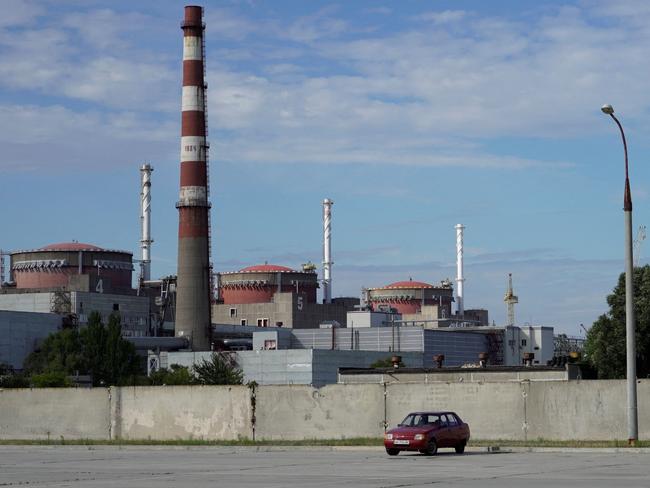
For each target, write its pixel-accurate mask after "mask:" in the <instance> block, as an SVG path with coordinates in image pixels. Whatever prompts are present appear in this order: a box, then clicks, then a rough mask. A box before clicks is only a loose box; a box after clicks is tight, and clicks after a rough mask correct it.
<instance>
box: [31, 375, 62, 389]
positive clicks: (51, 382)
mask: <svg viewBox="0 0 650 488" xmlns="http://www.w3.org/2000/svg"><path fill="white" fill-rule="evenodd" d="M31 384H32V386H33V387H34V388H65V387H69V386H72V382H71V381H70V380H69V379H68V376H67V375H66V374H65V373H64V372H63V371H50V372H48V373H42V374H35V375H33V376H32V379H31Z"/></svg>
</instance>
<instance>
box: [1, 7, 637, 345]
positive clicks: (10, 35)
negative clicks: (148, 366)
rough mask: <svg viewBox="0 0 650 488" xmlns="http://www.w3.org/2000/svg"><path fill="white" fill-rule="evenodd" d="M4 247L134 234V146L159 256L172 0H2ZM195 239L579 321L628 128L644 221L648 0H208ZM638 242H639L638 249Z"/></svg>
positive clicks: (166, 267) (169, 161) (548, 321)
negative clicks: (461, 262) (207, 176)
mask: <svg viewBox="0 0 650 488" xmlns="http://www.w3.org/2000/svg"><path fill="white" fill-rule="evenodd" d="M2 5H3V16H2V18H0V139H2V147H3V151H2V153H1V154H0V198H1V199H2V201H3V203H4V205H3V207H2V208H3V210H2V211H1V212H0V216H1V222H2V227H1V229H0V248H3V249H12V250H15V249H22V248H34V247H39V246H41V245H45V244H47V243H51V242H60V241H67V240H71V239H77V240H79V241H82V242H90V243H94V244H98V245H102V246H106V247H111V248H121V249H128V250H132V251H133V252H134V253H135V254H136V257H137V254H138V240H139V219H138V211H139V209H138V202H139V172H138V167H139V165H140V164H141V163H142V162H143V161H148V162H150V163H151V164H153V166H154V168H155V171H154V174H153V211H154V213H153V236H154V239H155V243H154V246H153V273H154V275H164V274H169V273H173V272H175V263H176V247H177V237H176V232H177V211H176V209H175V208H174V202H175V201H176V199H177V193H178V159H179V144H180V141H179V131H180V127H179V125H180V114H179V110H180V86H181V80H180V75H181V61H180V60H181V52H182V40H181V35H182V34H181V30H180V29H179V23H180V20H181V18H182V15H183V5H184V3H183V2H176V1H156V2H144V1H142V2H132V1H129V2H127V1H110V2H109V1H93V0H89V1H79V0H68V1H66V0H57V1H54V0H52V1H48V0H43V1H27V0H24V1H20V0H4V1H3V4H2ZM205 7H206V24H207V30H206V40H207V56H208V58H207V77H208V80H207V81H208V85H209V90H208V99H209V127H210V142H211V148H212V150H211V183H212V188H211V194H212V198H211V199H212V204H213V212H212V225H213V236H214V238H213V259H214V261H215V266H216V269H217V270H220V271H230V270H235V269H239V268H240V267H243V266H245V265H249V264H256V263H260V262H264V261H268V262H271V263H275V264H284V265H289V266H299V265H300V264H301V263H304V262H306V261H308V260H311V261H313V262H315V263H320V261H321V232H322V231H321V205H320V202H321V201H322V199H323V198H325V197H329V198H332V199H333V200H334V201H335V205H334V208H333V254H334V261H335V265H334V272H333V277H334V280H335V281H334V295H335V296H341V295H347V296H349V295H355V296H358V294H359V291H360V288H361V287H362V286H380V285H382V284H386V283H389V282H392V281H396V280H399V279H408V277H413V279H418V280H425V281H430V282H436V281H439V280H442V279H444V278H447V277H448V278H452V279H453V278H454V276H455V232H454V225H455V224H456V223H463V224H465V225H466V227H467V229H466V235H465V243H466V266H465V268H466V269H465V274H466V278H467V282H466V306H467V307H483V308H488V309H489V311H490V317H491V319H494V320H495V321H496V323H502V322H503V321H504V318H505V306H504V304H503V301H502V300H503V293H504V291H505V283H506V277H507V274H508V273H509V272H512V273H513V276H514V282H515V291H516V293H517V294H518V295H519V298H520V304H519V305H518V306H517V309H516V314H517V321H518V322H519V323H524V322H532V323H535V324H545V325H554V326H556V327H557V328H558V330H560V331H563V332H567V333H570V334H574V335H579V334H580V333H581V329H580V328H579V324H580V323H584V324H585V325H586V326H589V325H590V324H591V323H592V322H593V320H594V319H595V318H596V317H597V316H598V315H599V314H601V313H603V312H604V311H605V310H606V302H605V297H606V295H607V294H608V293H609V292H610V291H611V289H612V288H613V286H614V285H615V283H616V279H617V276H618V274H619V273H620V272H621V271H622V270H623V212H622V194H623V154H622V145H621V142H620V138H619V134H618V133H617V129H616V126H615V125H614V123H613V121H611V120H609V119H608V118H607V117H605V116H604V115H603V114H601V112H600V110H599V107H600V106H601V105H602V104H603V103H611V104H612V105H614V107H615V108H616V111H617V112H616V113H617V114H618V115H619V116H620V118H621V120H622V122H623V124H624V126H625V128H626V133H627V136H628V141H629V149H630V164H631V177H632V187H633V198H634V202H635V213H634V223H635V228H636V227H638V226H639V225H644V224H647V223H648V218H649V213H648V195H649V194H650V186H649V185H648V181H649V178H650V170H648V165H647V164H645V161H647V159H648V155H649V154H650V148H649V146H648V142H647V140H646V137H645V134H647V133H648V129H650V127H649V124H648V121H649V120H650V119H649V117H648V113H649V109H650V91H649V90H648V89H647V86H646V85H647V80H648V79H650V65H649V64H648V63H647V46H648V43H649V41H650V27H649V26H650V4H648V2H645V1H621V2H609V1H565V2H543V4H542V2H533V1H531V2H522V1H516V2H515V1H504V2H484V1H461V0H458V1H416V0H410V1H408V0H407V1H400V2H388V1H386V2H380V1H373V2H370V1H354V2H338V3H333V2H321V1H311V2H304V1H273V2H271V1H266V2H264V1H257V0H249V1H225V0H224V1H211V2H209V3H206V4H205ZM646 256H650V248H648V247H647V246H645V247H641V253H640V255H639V262H640V263H644V262H646V261H647V259H646Z"/></svg>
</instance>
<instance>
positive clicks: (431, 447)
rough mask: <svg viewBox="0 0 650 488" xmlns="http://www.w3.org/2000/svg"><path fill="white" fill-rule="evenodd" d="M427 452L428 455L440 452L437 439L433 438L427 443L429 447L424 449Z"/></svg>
mask: <svg viewBox="0 0 650 488" xmlns="http://www.w3.org/2000/svg"><path fill="white" fill-rule="evenodd" d="M424 452H425V454H426V455H427V456H435V455H436V453H437V452H438V444H437V443H436V440H435V439H433V438H432V439H431V440H430V441H429V443H428V444H427V448H426V449H425V450H424Z"/></svg>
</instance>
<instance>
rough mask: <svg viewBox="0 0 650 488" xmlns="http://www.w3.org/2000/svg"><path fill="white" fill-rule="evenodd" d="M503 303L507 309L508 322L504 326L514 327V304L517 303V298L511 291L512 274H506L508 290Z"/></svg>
mask: <svg viewBox="0 0 650 488" xmlns="http://www.w3.org/2000/svg"><path fill="white" fill-rule="evenodd" d="M503 301H504V302H506V307H507V309H508V321H507V323H506V325H513V326H514V325H515V303H519V297H517V295H515V293H514V291H513V289H512V273H508V289H507V290H506V294H505V296H504V297H503Z"/></svg>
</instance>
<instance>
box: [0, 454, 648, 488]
mask: <svg viewBox="0 0 650 488" xmlns="http://www.w3.org/2000/svg"><path fill="white" fill-rule="evenodd" d="M648 459H649V458H648V454H647V453H603V452H597V453H593V452H555V453H553V452H542V453H538V452H536V453H501V454H490V453H486V452H468V453H466V454H464V455H462V456H459V455H456V454H453V453H445V452H442V453H441V454H439V455H438V456H435V457H426V456H420V455H409V454H400V455H399V456H397V457H390V458H389V457H388V456H386V454H385V453H383V452H382V451H380V450H377V449H374V450H373V449H362V448H360V449H345V450H343V449H334V450H332V449H328V448H284V449H283V448H259V449H257V448H242V447H232V448H229V447H196V448H169V447H125V448H118V447H114V446H94V447H91V448H88V447H85V448H84V447H67V446H57V447H54V446H52V447H40V446H38V447H37V446H17V447H14V446H0V486H25V485H26V486H39V487H54V486H60V487H62V486H67V487H82V486H83V487H108V486H110V487H130V488H138V487H152V488H153V487H156V488H163V487H208V486H210V487H265V488H266V487H285V486H300V487H329V486H337V487H338V486H354V487H395V488H397V487H428V486H452V487H482V488H483V487H520V486H526V487H527V488H534V487H544V488H549V487H564V486H571V487H589V488H598V487H607V488H609V487H614V486H616V487H648V486H649V485H650V463H649V462H648Z"/></svg>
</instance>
